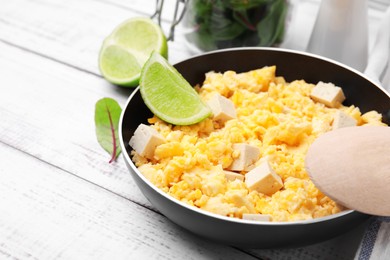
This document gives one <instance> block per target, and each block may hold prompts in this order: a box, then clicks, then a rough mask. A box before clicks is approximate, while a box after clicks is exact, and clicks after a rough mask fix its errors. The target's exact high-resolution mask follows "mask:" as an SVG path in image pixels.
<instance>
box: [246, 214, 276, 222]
mask: <svg viewBox="0 0 390 260" xmlns="http://www.w3.org/2000/svg"><path fill="white" fill-rule="evenodd" d="M242 219H246V220H254V221H271V216H270V215H263V214H250V213H244V214H242Z"/></svg>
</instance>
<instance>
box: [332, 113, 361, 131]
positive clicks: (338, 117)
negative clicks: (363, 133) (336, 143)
mask: <svg viewBox="0 0 390 260" xmlns="http://www.w3.org/2000/svg"><path fill="white" fill-rule="evenodd" d="M356 125H357V121H356V119H355V118H353V117H352V116H350V115H348V114H347V113H345V112H344V111H341V110H337V112H336V113H335V115H334V118H333V125H332V128H333V130H334V129H338V128H342V127H349V126H356Z"/></svg>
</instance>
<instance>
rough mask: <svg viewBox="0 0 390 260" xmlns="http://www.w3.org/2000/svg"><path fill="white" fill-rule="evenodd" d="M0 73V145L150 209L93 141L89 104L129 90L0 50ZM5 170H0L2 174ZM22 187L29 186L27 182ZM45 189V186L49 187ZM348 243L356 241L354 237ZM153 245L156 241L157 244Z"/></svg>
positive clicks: (121, 97)
mask: <svg viewBox="0 0 390 260" xmlns="http://www.w3.org/2000/svg"><path fill="white" fill-rule="evenodd" d="M0 71H2V72H4V73H3V75H2V80H3V82H6V83H7V84H2V85H1V86H0V88H1V95H0V118H1V119H2V122H1V124H0V142H3V143H6V144H7V145H10V146H12V147H15V148H16V149H18V150H21V151H24V152H25V153H27V154H29V155H31V156H32V157H35V158H37V159H39V160H41V161H44V162H47V163H48V164H51V165H53V166H55V167H56V168H59V169H61V170H63V171H65V172H67V173H69V174H72V175H76V176H78V177H80V178H81V179H84V180H88V181H89V182H91V183H94V184H96V185H99V186H101V187H104V188H105V189H107V190H110V191H112V192H114V193H117V194H119V195H120V196H123V197H124V198H127V199H129V200H131V201H134V202H136V203H138V204H140V205H144V206H146V207H148V208H153V207H152V206H151V205H150V203H149V202H148V201H147V200H146V199H145V198H144V197H143V195H142V194H141V193H140V191H139V190H138V188H137V187H136V185H135V183H134V182H133V180H132V178H131V176H130V174H129V172H128V171H127V169H126V167H125V164H124V162H123V160H122V157H120V159H119V160H118V161H117V162H116V163H114V164H111V165H110V164H108V160H109V156H108V154H106V153H105V152H104V151H103V150H102V148H100V146H99V145H98V143H97V141H96V139H95V133H94V125H93V112H94V111H93V110H94V104H95V102H96V101H97V100H98V99H99V98H101V97H103V96H110V97H113V98H115V99H116V100H118V101H119V103H120V104H121V105H122V106H123V104H124V102H125V100H126V99H127V97H128V95H129V92H130V91H129V90H124V89H121V88H117V87H113V86H111V85H110V84H108V83H106V82H105V81H104V80H103V79H101V78H97V77H95V76H93V75H90V74H86V73H84V72H80V71H78V70H76V69H74V68H71V67H68V66H63V65H61V64H58V63H57V62H54V61H51V60H48V59H43V58H41V57H39V56H36V55H33V54H31V53H29V52H25V51H22V50H19V49H17V48H13V47H10V46H7V45H4V44H0ZM4 154H7V153H4ZM3 157H5V158H7V161H11V162H13V163H15V162H16V161H17V160H16V159H12V158H11V157H9V156H8V154H7V155H6V156H3ZM9 167H10V166H9V165H8V166H2V169H9ZM26 169H29V168H28V167H27V168H26ZM26 171H27V170H26ZM28 171H29V172H32V173H34V172H35V171H33V170H28ZM20 179H24V178H20ZM26 181H27V182H29V180H28V179H27V180H26ZM4 182H5V181H4ZM47 185H48V186H50V185H49V183H48V184H47ZM54 185H57V184H54ZM80 189H82V188H80ZM104 192H106V191H104ZM75 196H76V195H75ZM79 196H84V195H82V194H81V195H79ZM41 199H43V198H40V199H38V198H37V200H41ZM43 201H44V200H43ZM37 203H38V202H37ZM39 203H46V202H39ZM53 214H54V213H53ZM150 214H151V213H150ZM4 221H5V220H4ZM155 221H160V220H155ZM0 223H3V222H1V221H0ZM70 223H71V222H70ZM10 225H11V224H10ZM160 228H161V229H162V230H163V231H161V232H169V231H167V230H169V227H168V228H167V227H165V226H160ZM0 234H1V232H0ZM352 238H356V239H358V236H352ZM155 239H156V240H157V241H158V238H155ZM340 241H343V242H344V243H346V241H352V239H351V235H346V236H344V237H342V238H341V240H340V239H339V240H335V241H331V242H327V243H323V244H322V245H319V247H318V246H317V247H314V246H313V247H308V248H301V249H299V250H291V249H290V250H277V251H275V250H265V251H264V250H252V251H250V254H252V255H254V256H257V257H264V256H269V257H271V256H272V257H275V256H280V255H285V256H288V255H291V254H293V253H294V252H295V253H296V252H300V251H305V252H307V254H308V255H314V254H315V253H316V252H318V248H321V249H322V250H323V251H325V252H328V253H329V252H332V251H335V250H336V249H337V248H338V249H340V247H338V245H339V244H341V243H340ZM346 244H347V243H346ZM344 248H345V247H344ZM335 252H339V256H341V255H342V254H343V253H344V254H346V255H348V256H350V255H351V254H353V252H354V251H353V250H343V251H335ZM340 259H342V257H340Z"/></svg>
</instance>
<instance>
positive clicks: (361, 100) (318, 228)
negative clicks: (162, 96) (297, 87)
mask: <svg viewBox="0 0 390 260" xmlns="http://www.w3.org/2000/svg"><path fill="white" fill-rule="evenodd" d="M271 65H276V66H277V70H276V72H277V75H281V76H283V77H284V78H285V79H286V80H287V81H288V82H289V81H293V80H297V79H304V80H305V81H306V82H309V83H313V84H316V83H317V82H318V81H324V82H333V83H334V84H336V85H338V86H340V87H342V88H343V91H344V93H345V96H346V97H347V99H346V100H345V101H344V103H343V104H345V105H350V104H354V105H356V106H358V107H359V108H360V110H361V112H362V113H364V112H367V111H369V110H376V111H378V112H379V113H382V115H383V121H384V122H385V123H387V124H390V96H389V95H388V94H387V93H386V92H385V91H384V90H383V89H381V88H380V87H379V86H377V85H376V84H375V83H373V82H372V81H370V80H369V79H368V78H366V77H365V76H364V75H363V74H361V73H359V72H358V71H356V70H354V69H351V68H349V67H347V66H345V65H342V64H340V63H338V62H335V61H332V60H329V59H326V58H322V57H320V56H316V55H311V54H307V53H303V52H296V51H290V50H283V49H275V48H236V49H225V50H221V51H215V52H210V53H206V54H203V55H199V56H195V57H192V58H190V59H187V60H185V61H182V62H179V63H177V64H176V65H175V67H176V68H177V69H178V71H179V72H180V73H181V74H182V75H183V76H184V78H185V79H187V80H188V81H189V82H190V83H191V84H192V85H196V84H201V83H202V82H203V80H204V75H205V73H206V72H208V71H211V70H214V71H218V72H224V71H226V70H234V71H236V72H244V71H249V70H253V69H257V68H261V67H264V66H271ZM151 116H152V114H151V112H150V111H149V109H148V108H147V107H146V105H145V104H144V103H143V100H142V98H141V95H140V93H139V91H138V89H137V90H135V91H134V92H133V94H132V95H131V96H130V97H129V99H128V102H127V104H126V107H125V108H124V110H123V113H122V117H121V121H120V128H119V132H120V144H121V148H122V151H123V156H124V158H125V162H126V165H127V167H128V169H129V171H130V173H131V174H132V176H133V177H134V180H135V181H136V183H137V185H138V186H139V188H140V189H141V191H142V192H143V194H144V195H145V196H146V197H147V198H148V199H149V200H150V202H151V203H152V204H153V205H154V206H155V207H156V208H157V209H158V210H159V211H161V212H162V214H164V215H165V216H167V217H168V218H169V219H171V220H172V221H173V222H175V223H177V224H178V225H180V226H182V227H184V228H186V229H188V230H190V231H192V232H193V233H195V234H198V235H200V236H203V237H205V238H207V239H211V240H214V241H218V242H221V243H225V244H229V245H234V246H240V247H250V248H269V247H285V246H289V247H290V246H303V245H308V244H312V243H316V242H319V241H323V240H326V239H330V238H332V237H335V236H337V235H339V234H342V233H344V232H346V231H348V230H350V229H351V228H354V227H356V226H357V225H358V224H361V223H362V222H363V221H365V220H366V219H367V218H368V217H369V216H368V215H365V214H362V213H359V212H356V211H352V210H347V211H344V212H341V213H338V214H335V215H331V216H327V217H323V218H318V219H314V220H307V221H297V222H279V223H278V222H276V223H275V222H269V223H267V222H263V223H254V222H250V221H245V220H239V219H231V218H228V217H224V216H219V215H216V214H213V213H209V212H206V211H203V210H200V209H198V208H195V207H191V206H188V205H186V204H184V203H182V202H180V201H178V200H176V199H174V198H172V197H170V196H168V195H167V194H165V193H164V192H162V191H161V190H159V189H158V188H156V187H155V186H154V185H153V184H151V183H150V182H149V181H148V180H147V179H146V178H145V177H144V176H143V175H142V174H141V173H140V172H139V171H138V170H137V168H136V166H135V165H134V164H133V162H132V161H131V159H130V157H129V154H130V151H131V147H129V145H128V142H129V140H130V138H131V136H132V135H133V133H134V131H135V129H136V128H137V126H138V125H139V124H140V123H147V118H149V117H151Z"/></svg>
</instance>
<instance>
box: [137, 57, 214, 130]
mask: <svg viewBox="0 0 390 260" xmlns="http://www.w3.org/2000/svg"><path fill="white" fill-rule="evenodd" d="M140 91H141V95H142V98H143V100H144V102H145V104H146V105H147V106H148V108H149V109H150V110H151V111H152V112H153V114H155V115H156V116H157V117H159V118H160V119H162V120H164V121H165V122H168V123H170V124H174V125H192V124H195V123H198V122H200V121H202V120H203V119H205V118H206V117H208V116H209V115H210V114H211V110H210V108H209V107H208V106H207V105H206V104H205V103H204V102H203V101H202V100H201V99H200V97H199V95H198V93H197V92H196V90H195V89H193V88H192V86H191V85H190V84H189V83H188V82H187V81H186V80H185V79H184V78H183V76H182V75H181V74H180V73H179V72H178V71H177V70H176V69H175V68H174V67H173V66H172V65H170V64H169V63H168V61H167V60H166V59H165V58H164V57H162V56H161V55H160V54H158V53H157V52H153V53H152V55H151V56H150V58H149V60H148V61H147V62H146V63H145V65H144V67H143V69H142V72H141V78H140Z"/></svg>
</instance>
